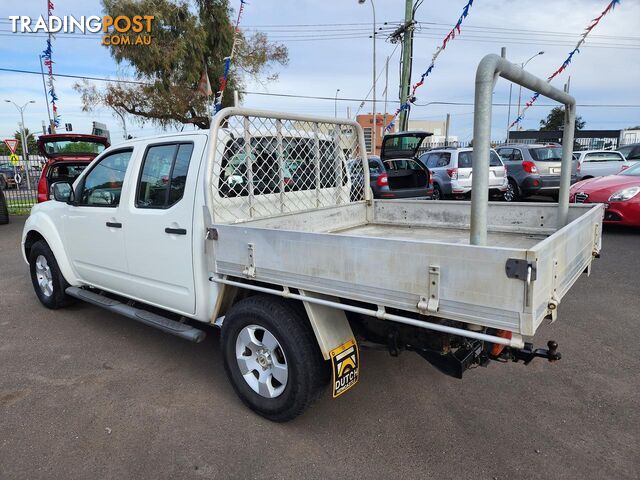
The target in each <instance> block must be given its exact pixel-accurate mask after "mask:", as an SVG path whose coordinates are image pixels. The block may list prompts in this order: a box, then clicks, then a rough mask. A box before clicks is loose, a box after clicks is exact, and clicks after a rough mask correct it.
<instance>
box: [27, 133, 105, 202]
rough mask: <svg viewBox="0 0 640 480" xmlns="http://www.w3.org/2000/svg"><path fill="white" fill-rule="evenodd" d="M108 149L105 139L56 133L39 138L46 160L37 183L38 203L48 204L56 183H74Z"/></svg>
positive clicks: (39, 145)
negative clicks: (50, 189) (50, 190)
mask: <svg viewBox="0 0 640 480" xmlns="http://www.w3.org/2000/svg"><path fill="white" fill-rule="evenodd" d="M108 146H109V142H108V141H107V139H106V138H105V137H100V136H97V135H85V134H80V133H55V134H51V135H40V137H38V151H39V152H40V155H42V156H43V157H45V158H46V162H45V164H44V165H43V166H42V172H41V173H40V181H39V182H38V203H40V202H46V201H47V200H49V199H50V198H49V195H50V192H49V188H50V187H51V185H52V184H53V183H55V182H69V183H73V182H74V181H75V179H76V178H78V176H79V175H80V173H82V171H83V170H84V168H85V167H86V166H87V165H89V163H91V160H93V159H94V158H95V157H96V156H97V155H98V154H99V153H101V152H102V151H103V150H104V149H105V148H107V147H108Z"/></svg>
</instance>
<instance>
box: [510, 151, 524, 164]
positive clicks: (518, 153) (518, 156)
mask: <svg viewBox="0 0 640 480" xmlns="http://www.w3.org/2000/svg"><path fill="white" fill-rule="evenodd" d="M511 160H514V161H520V160H522V152H521V151H520V150H518V149H517V148H514V149H513V155H511Z"/></svg>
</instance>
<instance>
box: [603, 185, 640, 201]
mask: <svg viewBox="0 0 640 480" xmlns="http://www.w3.org/2000/svg"><path fill="white" fill-rule="evenodd" d="M638 193H640V187H629V188H624V189H622V190H619V191H617V192H616V193H614V194H613V195H611V196H610V197H609V201H610V202H624V201H625V200H630V199H632V198H633V197H635V196H636V195H637V194H638Z"/></svg>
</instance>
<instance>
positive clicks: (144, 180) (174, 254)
mask: <svg viewBox="0 0 640 480" xmlns="http://www.w3.org/2000/svg"><path fill="white" fill-rule="evenodd" d="M205 142H206V137H205V136H203V135H193V136H189V137H184V136H181V137H180V138H179V139H176V140H175V141H171V140H168V139H167V140H163V142H162V143H157V144H149V145H147V147H146V150H145V152H144V155H143V156H142V158H141V160H140V162H137V168H136V169H135V170H136V172H137V173H136V176H137V182H136V185H135V193H134V194H133V195H132V196H131V198H130V199H129V201H128V202H127V205H126V214H125V219H126V221H127V230H126V231H125V232H124V235H125V244H126V249H127V259H128V263H129V281H130V284H129V287H128V288H129V292H130V294H131V295H132V296H134V297H138V298H144V299H145V301H148V302H151V303H153V304H155V305H157V306H160V307H163V308H166V309H169V310H172V311H176V312H179V313H185V314H192V313H194V312H195V291H194V278H193V248H194V246H193V240H194V239H193V211H194V195H195V189H196V188H195V187H196V178H197V175H198V167H199V164H200V157H201V155H202V152H203V150H204V144H205ZM196 156H197V157H198V158H195V157H196Z"/></svg>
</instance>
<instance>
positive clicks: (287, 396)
mask: <svg viewBox="0 0 640 480" xmlns="http://www.w3.org/2000/svg"><path fill="white" fill-rule="evenodd" d="M220 341H221V344H222V356H223V362H224V368H225V371H226V372H227V376H228V377H229V380H230V381H231V384H232V385H233V388H234V390H235V391H236V393H237V395H238V396H239V397H240V399H241V400H242V401H243V402H244V404H245V405H247V406H248V407H249V408H250V409H252V410H253V411H255V412H256V413H258V414H259V415H262V416H263V417H265V418H267V419H269V420H273V421H276V422H285V421H287V420H291V419H293V418H294V417H296V416H298V415H300V414H301V413H302V412H303V411H304V410H305V409H306V408H308V407H309V406H310V405H311V403H312V402H313V401H314V400H315V399H316V398H317V397H318V394H319V393H320V391H321V388H322V387H323V386H324V384H325V383H326V380H327V379H328V374H329V373H330V370H329V366H328V365H327V364H326V363H325V361H324V359H323V358H322V354H321V353H320V349H319V348H318V344H317V342H316V339H315V335H314V333H313V330H312V329H311V326H310V324H309V321H308V319H307V318H305V317H304V316H303V314H302V311H301V310H299V309H296V308H295V305H293V304H291V303H290V302H287V301H286V300H284V299H280V298H278V297H272V296H267V295H257V296H254V297H249V298H247V299H245V300H242V301H240V302H239V303H237V304H236V305H234V306H233V308H232V309H231V310H230V312H229V313H228V314H227V315H226V316H225V319H224V322H223V324H222V335H221V337H220Z"/></svg>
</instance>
